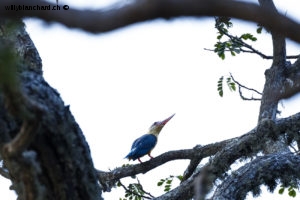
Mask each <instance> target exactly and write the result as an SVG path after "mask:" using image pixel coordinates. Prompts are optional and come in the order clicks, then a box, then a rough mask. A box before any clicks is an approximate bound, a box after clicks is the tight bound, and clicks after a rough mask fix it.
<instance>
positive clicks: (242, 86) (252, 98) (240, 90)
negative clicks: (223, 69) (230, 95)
mask: <svg viewBox="0 0 300 200" xmlns="http://www.w3.org/2000/svg"><path fill="white" fill-rule="evenodd" d="M230 77H231V79H232V81H233V82H235V83H236V84H237V85H238V87H239V94H240V97H241V98H242V99H243V100H255V101H260V100H261V99H259V98H254V97H251V98H246V97H245V96H244V95H243V93H242V88H244V89H246V90H250V91H253V92H255V93H257V94H259V95H262V93H261V92H258V91H257V90H255V89H253V88H248V87H246V86H244V85H242V84H240V83H239V82H238V81H236V80H235V79H234V78H233V76H232V74H231V73H230Z"/></svg>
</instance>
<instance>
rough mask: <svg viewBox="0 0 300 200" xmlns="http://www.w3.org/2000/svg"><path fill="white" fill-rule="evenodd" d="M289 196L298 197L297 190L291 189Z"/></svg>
mask: <svg viewBox="0 0 300 200" xmlns="http://www.w3.org/2000/svg"><path fill="white" fill-rule="evenodd" d="M289 196H291V197H296V191H295V190H294V189H293V190H290V191H289Z"/></svg>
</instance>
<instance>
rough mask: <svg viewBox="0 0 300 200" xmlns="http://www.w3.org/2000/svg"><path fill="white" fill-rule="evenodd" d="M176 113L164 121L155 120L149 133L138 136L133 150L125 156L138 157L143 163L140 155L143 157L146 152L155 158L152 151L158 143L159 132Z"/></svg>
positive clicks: (133, 158) (129, 157)
mask: <svg viewBox="0 0 300 200" xmlns="http://www.w3.org/2000/svg"><path fill="white" fill-rule="evenodd" d="M174 115H175V114H173V115H171V116H170V117H168V118H167V119H165V120H163V121H158V122H154V123H153V124H152V125H151V126H150V128H149V131H148V133H147V134H145V135H143V136H141V137H139V138H137V139H136V140H135V141H134V142H133V144H132V146H131V150H130V152H129V154H128V155H127V156H126V157H125V158H128V159H129V160H131V159H132V160H136V159H138V161H139V162H140V163H142V161H141V160H140V157H143V156H144V155H146V154H148V156H149V157H150V158H153V157H152V156H151V154H150V153H151V151H152V149H153V148H154V147H155V145H156V143H157V137H158V134H159V133H160V131H161V130H162V128H163V127H164V126H165V125H166V124H167V123H168V121H170V119H172V117H173V116H174Z"/></svg>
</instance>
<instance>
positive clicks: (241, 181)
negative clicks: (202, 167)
mask: <svg viewBox="0 0 300 200" xmlns="http://www.w3.org/2000/svg"><path fill="white" fill-rule="evenodd" d="M282 172H284V173H282ZM297 179H298V180H299V179H300V157H299V155H294V154H292V153H279V154H269V155H266V156H262V157H258V158H256V159H255V160H253V161H252V162H251V163H248V164H246V165H244V166H243V167H241V168H239V169H238V170H237V171H235V172H233V173H232V175H231V176H229V177H228V178H227V179H225V180H224V181H223V182H222V183H221V184H220V185H219V186H218V187H217V189H216V191H215V193H214V196H213V198H212V199H219V200H223V199H224V200H225V199H245V197H246V195H247V193H248V192H250V191H251V192H252V193H253V195H254V196H257V195H259V194H260V189H259V187H260V185H262V184H264V185H266V186H268V189H269V190H270V191H274V189H275V188H276V186H277V185H278V184H279V182H278V180H280V182H281V183H282V184H283V185H284V186H288V185H289V183H291V182H294V181H296V180H297Z"/></svg>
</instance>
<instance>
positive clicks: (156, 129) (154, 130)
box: [149, 114, 175, 136]
mask: <svg viewBox="0 0 300 200" xmlns="http://www.w3.org/2000/svg"><path fill="white" fill-rule="evenodd" d="M174 115H175V114H173V115H171V116H170V117H168V118H167V119H165V120H163V121H159V122H154V123H153V124H152V125H151V127H150V128H149V134H153V135H155V136H158V134H159V133H160V131H161V129H162V128H163V127H164V126H165V125H166V124H167V123H168V121H170V119H172V117H174Z"/></svg>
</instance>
